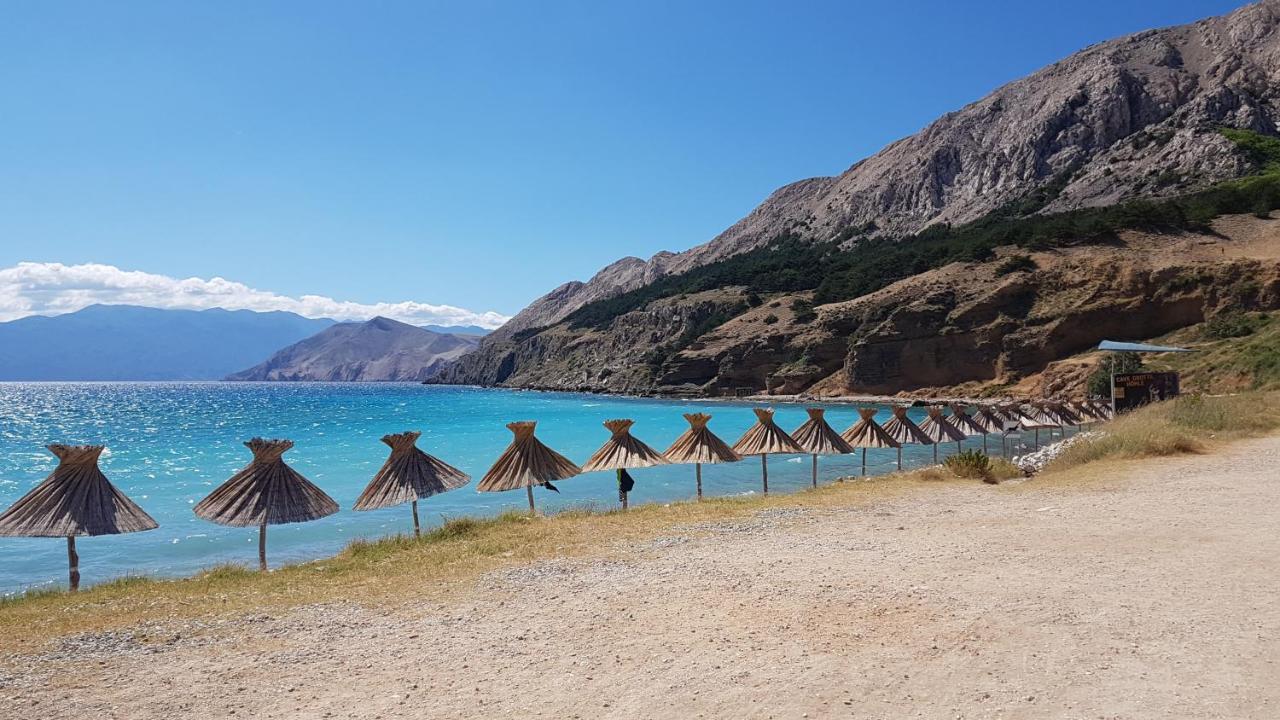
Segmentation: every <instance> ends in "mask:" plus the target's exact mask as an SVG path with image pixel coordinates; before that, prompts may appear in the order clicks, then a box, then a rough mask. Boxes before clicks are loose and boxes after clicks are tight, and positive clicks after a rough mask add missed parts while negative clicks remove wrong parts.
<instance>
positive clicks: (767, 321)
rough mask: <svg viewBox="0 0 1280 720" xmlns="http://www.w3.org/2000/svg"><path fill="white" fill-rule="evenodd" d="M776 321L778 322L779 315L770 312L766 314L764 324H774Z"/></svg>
mask: <svg viewBox="0 0 1280 720" xmlns="http://www.w3.org/2000/svg"><path fill="white" fill-rule="evenodd" d="M776 322H778V316H777V315H774V314H773V313H769V314H768V315H765V316H764V324H765V325H772V324H774V323H776Z"/></svg>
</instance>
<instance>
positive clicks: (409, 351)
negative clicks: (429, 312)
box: [227, 317, 480, 382]
mask: <svg viewBox="0 0 1280 720" xmlns="http://www.w3.org/2000/svg"><path fill="white" fill-rule="evenodd" d="M479 342H480V338H479V337H478V336H476V335H466V334H452V333H438V332H432V331H431V330H427V329H424V328H420V327H415V326H413V325H408V324H405V323H402V322H397V321H395V320H391V319H388V318H384V317H376V318H374V319H372V320H369V321H367V322H360V323H339V324H337V325H333V326H332V327H329V328H326V329H325V330H323V331H321V332H320V333H318V334H316V335H314V336H312V337H309V338H307V339H305V340H302V341H301V342H298V343H295V344H293V345H290V346H289V347H286V348H284V349H283V350H281V351H279V352H277V353H275V354H274V355H272V356H271V357H270V358H269V359H268V360H267V361H266V362H263V363H261V364H259V365H255V366H253V367H251V368H249V369H248V370H243V371H241V372H237V373H233V374H231V375H228V376H227V379H228V380H290V381H351V382H354V381H373V380H411V381H421V380H426V379H428V378H431V377H433V376H434V375H435V374H436V373H437V372H439V371H440V370H441V369H442V368H444V367H445V366H447V365H449V364H451V363H452V362H453V361H454V360H456V359H458V358H459V357H461V356H462V355H464V354H466V353H468V352H470V351H471V350H472V349H474V348H475V346H476V345H477V344H479Z"/></svg>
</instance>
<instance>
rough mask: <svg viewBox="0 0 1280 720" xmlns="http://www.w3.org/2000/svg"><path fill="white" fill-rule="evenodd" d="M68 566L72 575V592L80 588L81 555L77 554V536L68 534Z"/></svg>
mask: <svg viewBox="0 0 1280 720" xmlns="http://www.w3.org/2000/svg"><path fill="white" fill-rule="evenodd" d="M67 568H68V572H69V573H70V575H71V578H70V579H71V592H75V591H76V590H79V589H80V556H79V555H77V554H76V538H75V536H74V535H68V536H67Z"/></svg>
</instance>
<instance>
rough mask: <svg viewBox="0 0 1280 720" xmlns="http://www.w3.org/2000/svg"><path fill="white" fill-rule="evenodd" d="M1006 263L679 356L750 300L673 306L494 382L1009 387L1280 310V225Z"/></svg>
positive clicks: (1250, 224)
mask: <svg viewBox="0 0 1280 720" xmlns="http://www.w3.org/2000/svg"><path fill="white" fill-rule="evenodd" d="M1007 253H1008V251H1002V253H1001V255H1002V257H997V258H995V259H993V260H991V261H988V262H983V263H955V264H952V265H948V266H946V267H943V268H939V269H937V270H932V271H929V272H925V273H921V274H920V275H917V276H914V277H912V278H909V279H906V280H903V281H900V282H897V283H894V284H893V285H890V286H888V287H886V288H884V289H883V290H880V291H878V292H875V293H872V294H870V295H866V296H863V297H861V298H858V299H855V300H850V301H847V302H841V303H833V304H829V305H822V306H818V307H816V308H813V309H812V310H810V309H809V306H808V300H809V296H808V295H807V294H798V295H786V296H779V297H775V298H771V299H768V300H765V301H764V302H762V303H759V304H758V305H757V306H756V307H751V308H749V309H746V310H745V311H742V312H739V313H738V314H737V315H736V316H735V317H733V319H731V320H729V321H727V322H724V323H722V324H720V325H718V326H717V327H716V328H715V329H713V330H711V331H709V332H706V333H703V334H701V335H700V336H699V337H697V339H696V340H692V341H689V342H687V343H686V344H684V345H682V346H680V347H671V346H670V342H671V338H674V337H679V336H681V335H684V334H686V333H687V332H688V330H689V329H690V328H697V327H698V326H699V323H702V322H704V321H705V320H706V319H708V318H714V317H715V316H716V315H717V314H718V313H721V314H722V313H725V312H734V311H735V310H741V309H742V308H743V307H744V303H746V302H747V300H748V298H749V296H748V295H745V294H743V293H742V292H741V291H740V290H737V289H733V288H730V289H727V290H724V291H714V292H707V293H699V294H696V295H689V296H685V297H680V298H669V299H666V300H663V301H659V302H655V303H653V304H652V305H651V306H650V307H648V308H645V309H643V310H637V311H633V312H631V313H627V314H626V315H623V316H621V317H619V318H618V319H617V320H616V321H615V322H614V323H613V324H612V325H611V326H610V327H608V328H605V329H593V330H590V331H581V330H576V329H574V328H571V327H569V326H568V324H567V323H561V324H558V325H555V326H553V327H552V328H549V329H547V330H544V331H542V332H539V333H535V334H533V335H532V336H531V337H529V338H527V339H525V340H523V341H521V342H514V341H512V342H509V343H508V344H507V345H505V346H504V348H505V351H504V352H503V353H501V354H499V355H493V356H492V357H497V358H499V360H498V364H497V366H496V367H492V368H486V371H487V372H491V373H493V374H491V375H490V376H489V377H491V378H492V379H493V383H492V384H499V385H507V386H512V387H532V388H542V389H557V390H581V391H601V392H627V393H662V394H688V395H710V396H725V395H736V394H743V393H773V394H797V393H806V394H812V395H857V394H893V393H897V392H903V391H913V390H915V391H919V390H922V389H937V388H945V387H953V386H956V385H962V384H966V383H968V384H974V383H977V384H986V385H988V386H1002V385H1010V384H1013V383H1016V382H1018V381H1020V380H1021V379H1023V378H1025V377H1027V376H1028V375H1031V374H1033V373H1039V372H1041V371H1043V370H1044V369H1045V368H1046V367H1048V366H1051V365H1054V363H1055V361H1058V360H1059V359H1061V358H1065V357H1068V356H1071V355H1074V354H1076V353H1080V352H1082V351H1085V350H1088V349H1089V348H1091V347H1094V346H1096V345H1097V343H1098V342H1099V341H1101V340H1104V339H1113V340H1115V339H1119V340H1123V339H1133V340H1137V339H1145V338H1151V337H1155V336H1158V335H1161V334H1164V333H1166V332H1169V331H1172V330H1175V329H1178V328H1182V327H1186V326H1188V325H1193V324H1195V323H1199V322H1201V321H1203V320H1204V319H1205V318H1206V317H1209V316H1212V315H1213V314H1215V313H1218V312H1222V311H1224V310H1251V309H1276V308H1280V221H1276V220H1263V219H1259V218H1254V217H1252V216H1234V217H1227V218H1223V219H1221V220H1219V221H1217V222H1216V223H1215V224H1214V229H1213V231H1212V232H1210V233H1205V234H1195V233H1188V234H1180V235H1159V234H1148V233H1137V232H1126V233H1122V234H1121V236H1120V237H1119V238H1118V239H1117V241H1116V242H1115V243H1113V244H1111V245H1095V246H1083V247H1075V248H1066V249H1061V250H1052V251H1044V252H1038V253H1035V254H1033V255H1032V259H1033V261H1034V262H1035V264H1036V268H1035V269H1034V270H1023V271H1017V272H1006V268H1005V267H1004V263H1003V260H1004V257H1003V255H1006V254H1007ZM1002 272H1003V273H1005V274H1001V273H1002ZM1086 370H1087V368H1078V367H1074V366H1072V367H1066V366H1063V367H1060V368H1058V370H1056V371H1054V372H1051V373H1048V374H1047V375H1046V376H1045V377H1044V378H1043V379H1042V382H1041V383H1040V384H1039V385H1037V387H1041V386H1043V387H1042V389H1043V390H1044V392H1057V391H1060V390H1061V388H1062V387H1065V386H1067V385H1071V384H1072V383H1075V382H1078V380H1079V379H1080V377H1081V376H1082V375H1083V374H1085V371H1086ZM1050 376H1052V377H1050ZM1055 388H1056V390H1055Z"/></svg>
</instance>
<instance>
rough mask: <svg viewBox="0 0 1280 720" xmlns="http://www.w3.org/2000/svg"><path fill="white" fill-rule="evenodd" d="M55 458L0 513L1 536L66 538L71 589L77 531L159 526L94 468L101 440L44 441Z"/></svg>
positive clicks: (75, 582)
mask: <svg viewBox="0 0 1280 720" xmlns="http://www.w3.org/2000/svg"><path fill="white" fill-rule="evenodd" d="M47 447H48V448H49V452H51V453H53V454H54V455H56V456H57V457H58V466H57V467H55V468H54V469H53V472H52V473H50V474H49V477H47V478H45V479H44V481H42V482H41V483H40V484H39V485H37V486H35V487H34V488H32V489H31V492H29V493H27V494H26V495H23V496H22V497H21V498H19V499H18V502H16V503H14V504H13V505H12V506H11V507H10V508H9V509H8V510H5V511H4V514H2V515H0V535H3V536H6V537H65V538H66V539H67V567H68V573H69V575H70V585H71V590H72V591H75V590H78V589H79V588H80V556H79V555H78V554H77V553H76V536H77V535H86V536H93V535H119V534H122V533H131V532H139V531H141V530H154V529H156V528H157V527H160V526H159V525H158V524H157V523H156V521H155V520H152V519H151V516H150V515H148V514H146V513H145V512H143V510H142V508H140V507H138V506H137V505H136V504H134V502H133V501H132V500H130V499H129V498H127V497H125V495H124V493H122V492H120V491H119V490H117V489H116V487H115V486H114V485H112V484H111V481H110V480H107V476H106V475H103V474H102V471H101V470H99V469H98V456H99V455H101V454H102V450H103V446H102V445H59V444H54V445H48V446H47Z"/></svg>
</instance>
